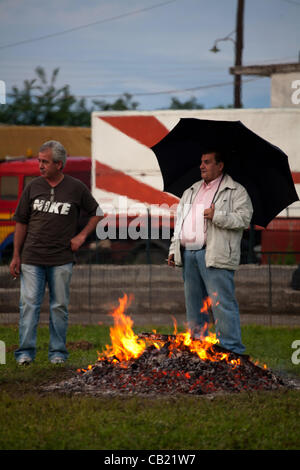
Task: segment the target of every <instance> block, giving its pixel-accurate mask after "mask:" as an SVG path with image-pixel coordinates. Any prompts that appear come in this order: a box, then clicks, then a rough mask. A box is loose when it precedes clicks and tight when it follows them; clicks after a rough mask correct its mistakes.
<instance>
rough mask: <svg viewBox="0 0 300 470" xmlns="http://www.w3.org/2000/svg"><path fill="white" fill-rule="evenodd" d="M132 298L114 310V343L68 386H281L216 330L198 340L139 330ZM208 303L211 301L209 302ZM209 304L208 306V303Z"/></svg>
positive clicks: (155, 389) (166, 389)
mask: <svg viewBox="0 0 300 470" xmlns="http://www.w3.org/2000/svg"><path fill="white" fill-rule="evenodd" d="M129 302H130V299H128V297H127V295H125V296H124V297H123V298H121V299H119V307H118V308H117V309H116V310H115V311H114V312H113V313H112V314H111V315H112V316H113V318H114V326H113V327H111V329H110V336H111V345H110V346H108V345H107V346H106V349H105V350H104V352H103V353H98V354H99V357H98V361H97V362H96V363H95V364H94V365H90V366H88V368H87V369H80V370H78V375H77V376H76V377H74V378H73V379H71V380H69V381H68V382H65V383H64V389H65V391H67V390H69V391H73V392H74V391H75V392H89V393H93V394H122V393H123V394H124V393H125V394H181V393H187V394H197V395H199V394H209V393H216V392H240V391H244V390H247V391H253V390H270V389H277V388H279V387H280V386H282V385H283V383H282V381H281V379H279V378H278V377H276V376H275V375H274V374H273V373H272V372H271V371H270V370H268V369H267V368H266V366H264V367H260V366H258V365H257V364H254V363H253V362H251V361H250V360H249V358H248V356H240V355H236V354H234V353H231V352H228V351H225V350H222V348H221V347H220V346H219V345H218V340H217V339H216V337H215V335H213V334H210V335H209V336H208V337H205V338H203V339H200V340H195V339H193V338H192V337H191V335H190V332H185V333H177V331H176V329H177V328H176V324H175V332H174V334H173V335H161V334H157V333H156V332H152V333H143V334H141V335H136V334H135V333H134V332H133V330H132V326H133V321H132V320H131V318H130V317H128V316H127V315H125V313H124V312H125V309H126V307H127V306H128V303H129ZM208 305H209V303H208V304H207V306H208ZM205 308H207V307H205Z"/></svg>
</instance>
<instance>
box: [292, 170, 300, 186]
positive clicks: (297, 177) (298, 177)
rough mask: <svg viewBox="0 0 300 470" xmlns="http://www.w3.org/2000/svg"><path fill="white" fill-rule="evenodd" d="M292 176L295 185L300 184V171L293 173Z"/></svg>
mask: <svg viewBox="0 0 300 470" xmlns="http://www.w3.org/2000/svg"><path fill="white" fill-rule="evenodd" d="M292 176H293V181H294V184H300V172H299V171H293V172H292Z"/></svg>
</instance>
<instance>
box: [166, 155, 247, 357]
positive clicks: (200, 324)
mask: <svg viewBox="0 0 300 470" xmlns="http://www.w3.org/2000/svg"><path fill="white" fill-rule="evenodd" d="M225 164H226V162H225V161H224V155H223V154H222V153H221V152H218V151H217V150H216V149H215V148H212V149H208V150H206V151H205V153H203V154H202V158H201V165H200V171H201V178H202V179H201V180H199V181H198V182H196V183H194V184H193V185H192V186H190V187H189V188H188V189H186V190H185V191H184V193H183V195H182V197H181V199H180V202H179V204H178V209H177V220H176V226H175V230H174V235H173V238H172V240H171V245H170V251H169V258H168V264H169V265H170V266H175V265H176V266H182V267H183V278H184V292H185V302H186V312H187V320H188V323H189V327H190V329H191V331H192V334H193V336H194V337H196V338H197V337H198V338H200V337H202V336H206V335H207V326H208V315H207V313H202V312H201V310H202V308H203V303H204V300H205V298H206V297H208V296H209V297H210V299H211V301H212V312H213V316H214V320H215V327H216V335H217V338H218V339H219V341H220V346H222V347H223V348H225V349H226V350H229V351H232V352H234V353H237V354H243V353H244V351H245V347H244V345H243V344H242V339H241V329H240V317H239V307H238V303H237V300H236V297H235V287H234V272H235V270H236V269H237V267H238V265H239V262H240V244H241V238H242V235H243V231H244V230H245V229H247V228H248V226H249V224H250V221H251V218H252V214H253V207H252V203H251V199H250V197H249V195H248V193H247V191H246V189H245V188H244V187H243V186H242V185H241V184H239V183H237V182H236V181H234V180H233V179H232V177H231V176H229V175H228V174H227V173H226V171H225Z"/></svg>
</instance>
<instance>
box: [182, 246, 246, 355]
mask: <svg viewBox="0 0 300 470" xmlns="http://www.w3.org/2000/svg"><path fill="white" fill-rule="evenodd" d="M183 279H184V293H185V302H186V314H187V321H188V324H189V328H190V329H191V331H192V333H193V334H194V336H195V337H197V336H200V333H201V334H202V335H203V336H206V335H207V334H208V329H207V327H208V323H209V316H208V313H207V312H206V313H205V312H203V313H201V309H202V308H203V302H204V300H205V298H206V297H208V296H209V297H210V299H211V300H212V313H213V316H214V320H215V329H216V337H217V338H218V340H219V342H220V345H221V346H223V347H224V348H226V349H229V350H230V351H233V352H235V353H237V354H243V353H244V351H245V347H244V345H243V344H242V338H241V328H240V314H239V307H238V303H237V300H236V298H235V287H234V271H232V270H228V269H219V268H207V267H206V264H205V249H202V250H185V251H184V264H183Z"/></svg>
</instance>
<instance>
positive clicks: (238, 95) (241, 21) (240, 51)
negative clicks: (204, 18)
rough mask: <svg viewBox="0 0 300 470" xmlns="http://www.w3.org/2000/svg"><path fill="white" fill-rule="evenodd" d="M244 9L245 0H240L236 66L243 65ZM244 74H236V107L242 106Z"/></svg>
mask: <svg viewBox="0 0 300 470" xmlns="http://www.w3.org/2000/svg"><path fill="white" fill-rule="evenodd" d="M244 9H245V1H244V0H238V5H237V12H236V40H235V66H241V65H242V56H243V47H244ZM241 95H242V76H241V75H237V74H235V75H234V107H235V108H242V106H243V105H242V97H241Z"/></svg>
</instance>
